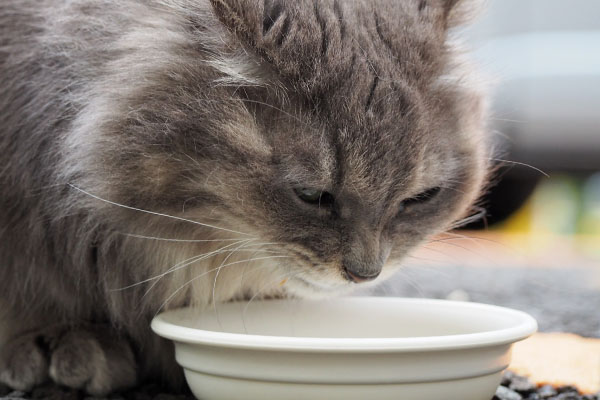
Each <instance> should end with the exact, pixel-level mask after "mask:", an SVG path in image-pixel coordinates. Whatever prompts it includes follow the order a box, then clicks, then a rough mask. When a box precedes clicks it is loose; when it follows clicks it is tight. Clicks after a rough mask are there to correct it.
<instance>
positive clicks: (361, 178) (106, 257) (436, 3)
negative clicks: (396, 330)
mask: <svg viewBox="0 0 600 400" xmlns="http://www.w3.org/2000/svg"><path fill="white" fill-rule="evenodd" d="M470 8H471V4H470V3H468V2H465V1H456V0H402V1H400V0H298V1H296V0H285V1H284V0H210V1H209V0H3V1H2V5H1V6H0V87H1V92H0V209H1V210H2V212H1V214H0V292H1V293H2V297H1V299H0V327H1V328H2V329H1V332H0V352H1V361H0V381H1V382H3V383H4V384H7V385H9V386H10V387H13V388H16V389H21V390H28V389H31V388H32V387H34V386H36V385H38V384H40V383H42V382H44V381H46V380H49V379H50V380H53V381H54V382H56V383H58V384H62V385H66V386H68V387H73V388H81V389H83V390H86V391H87V392H89V393H91V394H95V395H103V394H106V393H109V392H111V391H115V390H119V389H123V388H126V387H129V386H132V385H135V384H136V382H139V381H140V380H144V379H162V380H163V381H164V382H166V383H168V384H171V385H172V386H173V387H181V386H182V384H183V383H182V378H181V375H180V372H179V369H178V368H177V367H175V365H174V361H173V354H172V348H171V347H170V346H169V345H168V344H167V343H163V342H162V341H160V340H159V339H157V338H156V337H155V336H154V335H153V334H152V333H151V332H150V330H149V328H148V324H149V321H150V320H151V318H152V317H153V316H154V315H155V314H156V313H157V312H159V311H160V310H164V309H169V308H173V307H180V306H186V305H196V306H206V305H208V304H211V303H215V302H216V303H218V302H224V301H229V300H232V299H250V298H258V297H273V296H298V297H307V296H312V297H315V296H330V295H332V294H339V293H344V292H348V291H350V290H352V289H353V288H355V287H358V286H359V285H358V284H361V283H362V284H363V285H364V284H365V283H366V282H373V281H374V280H375V278H378V277H379V278H378V279H377V280H376V281H375V282H378V281H380V280H381V279H384V278H385V277H387V276H390V275H391V274H392V273H393V272H394V270H395V269H397V265H398V261H399V260H401V259H402V257H403V256H404V255H406V253H407V252H408V251H409V250H410V249H411V248H413V247H414V246H415V245H417V244H418V243H420V242H422V241H423V240H424V239H425V238H427V237H428V236H429V235H431V234H433V233H435V232H438V231H440V230H443V229H447V228H448V227H449V226H451V224H452V223H453V222H454V221H456V220H457V219H459V218H461V217H463V216H464V215H466V214H467V213H468V212H469V210H470V209H471V208H470V207H471V205H472V204H473V202H474V201H475V200H476V199H477V197H478V195H479V193H480V191H481V187H482V186H483V182H484V181H485V179H486V176H487V173H488V172H487V171H488V159H489V154H488V151H489V150H488V145H487V140H486V139H485V137H484V132H485V120H486V118H485V114H486V111H485V98H484V96H483V95H482V91H481V90H479V89H478V88H477V87H476V86H475V85H473V84H472V83H471V81H472V73H471V71H469V70H468V69H467V68H466V64H465V63H464V62H463V61H462V60H460V59H459V58H458V56H457V54H458V52H457V50H456V46H454V45H453V44H451V43H450V39H449V30H451V29H452V28H453V27H455V26H457V25H458V24H459V23H460V22H461V21H462V20H463V19H464V16H465V11H468V10H469V9H470ZM371 284H372V283H371Z"/></svg>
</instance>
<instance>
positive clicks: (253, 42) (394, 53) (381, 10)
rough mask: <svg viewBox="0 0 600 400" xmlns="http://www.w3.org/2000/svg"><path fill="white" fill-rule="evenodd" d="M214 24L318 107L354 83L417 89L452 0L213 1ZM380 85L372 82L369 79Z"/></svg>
mask: <svg viewBox="0 0 600 400" xmlns="http://www.w3.org/2000/svg"><path fill="white" fill-rule="evenodd" d="M212 3H213V6H214V8H215V11H216V13H217V16H218V17H219V18H220V20H221V21H222V22H223V23H224V24H225V25H226V26H227V27H228V28H229V29H230V30H231V31H232V32H233V33H235V35H236V36H237V37H238V39H240V40H241V41H242V43H243V44H244V45H245V46H247V47H249V48H250V49H251V50H252V51H253V52H255V53H257V54H258V55H259V56H260V57H261V58H262V59H263V60H265V61H267V62H268V63H270V64H271V65H272V66H273V67H274V69H275V70H276V71H277V73H278V74H279V75H280V76H281V77H282V78H283V79H284V80H285V81H286V82H288V83H289V84H290V85H291V86H293V88H294V90H295V91H297V92H301V93H303V94H304V95H305V96H307V97H308V98H310V99H311V100H313V101H315V102H318V101H319V100H322V99H323V97H324V96H325V95H327V94H330V93H331V90H332V88H338V87H343V86H345V85H347V84H348V83H352V84H353V86H354V88H355V93H357V94H358V96H350V97H348V96H347V97H346V100H347V102H352V100H353V99H352V97H360V98H361V99H360V101H361V102H363V103H364V102H365V101H367V100H368V97H369V93H370V92H371V91H372V89H373V88H374V87H375V89H376V87H377V86H378V84H384V83H385V81H386V80H388V81H395V80H399V79H404V80H407V81H412V82H414V83H415V84H418V83H419V82H420V81H423V80H427V77H428V76H429V75H432V74H434V73H435V69H436V68H437V67H438V65H439V60H440V58H441V56H442V55H443V53H444V52H443V49H444V44H443V43H444V38H445V28H446V23H445V16H446V14H447V12H448V8H449V7H451V3H453V1H451V0H429V1H425V0H421V1H418V0H407V1H397V0H319V1H312V0H297V1H284V0H235V1H234V0H212ZM376 77H379V78H378V81H376V82H374V80H375V78H376Z"/></svg>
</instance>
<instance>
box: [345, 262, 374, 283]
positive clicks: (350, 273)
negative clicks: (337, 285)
mask: <svg viewBox="0 0 600 400" xmlns="http://www.w3.org/2000/svg"><path fill="white" fill-rule="evenodd" d="M343 269H344V273H345V275H346V279H348V280H349V281H352V282H355V283H362V282H368V281H372V280H373V279H375V278H377V277H378V276H379V274H380V273H381V268H378V269H376V270H374V271H373V270H371V271H370V270H369V269H366V268H361V267H357V266H353V265H352V264H347V263H344V267H343Z"/></svg>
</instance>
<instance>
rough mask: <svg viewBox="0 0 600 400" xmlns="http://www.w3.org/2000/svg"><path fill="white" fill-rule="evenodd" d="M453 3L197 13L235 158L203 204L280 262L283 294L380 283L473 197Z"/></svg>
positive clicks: (480, 160)
mask: <svg viewBox="0 0 600 400" xmlns="http://www.w3.org/2000/svg"><path fill="white" fill-rule="evenodd" d="M459 3H460V4H459ZM462 3H463V2H457V1H452V0H410V1H396V0H377V1H371V0H369V1H355V0H351V1H350V0H348V1H344V0H335V1H334V0H327V1H321V0H319V1H308V0H302V1H283V0H265V1H263V0H260V1H259V0H212V4H213V7H214V10H215V13H216V15H217V16H218V18H219V20H220V21H221V22H222V23H223V24H224V25H225V26H226V27H227V29H228V31H227V34H226V37H224V38H223V40H224V41H225V42H227V43H228V46H229V47H230V50H231V58H230V59H229V61H227V57H224V60H225V61H221V62H220V63H219V62H215V63H214V65H216V68H217V69H218V70H220V71H221V72H222V73H223V76H222V77H221V78H220V79H221V82H222V83H223V85H224V86H229V89H230V93H231V96H233V97H234V98H236V99H239V100H240V102H239V105H241V109H242V110H243V111H242V113H241V114H240V109H236V110H235V111H234V112H235V113H236V114H235V115H236V116H235V118H232V120H233V121H236V122H235V126H233V125H231V124H230V126H229V127H228V128H226V129H225V130H224V131H225V132H227V133H226V135H225V134H224V135H223V137H225V138H227V139H226V140H228V141H231V142H230V143H229V144H228V145H229V146H232V147H235V148H238V149H243V150H241V151H240V152H239V154H233V153H232V154H231V155H230V157H229V161H228V162H230V163H233V164H231V166H230V169H228V168H222V170H223V171H222V173H221V172H219V170H220V168H217V169H216V172H215V176H213V177H212V178H210V179H209V181H210V184H209V185H207V188H209V189H207V190H210V191H212V193H213V194H214V195H216V196H217V197H219V198H220V199H221V200H222V202H223V204H224V206H225V207H226V209H227V210H228V211H225V212H224V215H229V216H231V217H232V219H233V220H241V221H244V226H246V227H248V228H249V229H251V230H252V231H253V233H254V234H256V235H257V236H259V237H260V238H261V239H263V240H265V241H266V242H277V243H279V245H278V248H279V249H283V251H284V252H285V254H286V255H288V256H291V257H293V258H291V259H290V260H285V262H284V264H286V266H285V268H287V269H288V270H289V271H290V276H291V277H290V279H289V282H288V284H287V285H288V286H289V287H290V288H291V289H290V290H292V291H293V292H297V293H301V294H306V293H312V292H319V291H323V290H324V291H331V290H336V289H343V288H346V287H348V286H351V285H353V284H354V283H356V282H364V281H371V280H373V279H375V278H376V277H378V276H379V275H380V274H382V270H383V271H385V272H384V275H389V273H390V272H391V270H392V269H393V268H392V267H385V266H386V265H393V264H397V261H398V260H399V259H400V258H402V257H403V256H404V255H405V254H406V253H407V251H409V250H410V249H411V248H413V247H414V246H415V245H417V244H418V243H420V242H421V241H423V240H424V238H426V237H427V236H428V235H430V234H432V233H434V232H437V231H439V230H442V229H446V228H448V227H449V225H450V224H451V223H452V222H453V221H456V220H457V219H458V218H461V217H463V216H465V213H467V212H469V210H470V206H471V205H472V203H473V202H474V200H475V199H476V198H477V197H478V195H479V193H480V189H481V186H482V183H483V181H484V179H485V176H486V169H487V162H486V160H487V157H488V154H487V150H486V142H485V139H484V129H485V121H484V117H485V110H484V101H483V98H482V95H481V93H480V92H479V91H478V90H476V89H474V87H473V86H470V85H469V79H468V76H466V75H465V74H466V72H465V71H464V70H463V69H461V67H460V66H459V65H457V64H456V60H455V57H454V56H455V54H454V48H453V47H452V46H451V45H450V44H449V43H448V30H449V29H451V28H452V26H453V25H454V24H455V22H456V20H457V19H458V18H460V17H461V11H460V10H459V8H461V7H464V4H462ZM240 49H241V52H240ZM228 79H231V82H237V83H235V84H232V83H231V82H229V85H228V83H227V82H228V81H227V80H228ZM224 115H225V116H224V117H223V118H227V116H226V114H224ZM232 115H233V114H232ZM240 115H242V116H240ZM215 129H217V128H215ZM236 141H239V143H236ZM224 170H227V171H224Z"/></svg>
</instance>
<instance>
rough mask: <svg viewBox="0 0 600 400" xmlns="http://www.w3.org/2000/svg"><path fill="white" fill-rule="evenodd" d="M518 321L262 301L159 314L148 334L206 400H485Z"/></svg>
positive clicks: (439, 309)
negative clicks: (170, 351)
mask: <svg viewBox="0 0 600 400" xmlns="http://www.w3.org/2000/svg"><path fill="white" fill-rule="evenodd" d="M536 328H537V324H536V322H535V320H534V319H533V318H532V317H531V316H529V315H527V314H525V313H523V312H520V311H516V310H511V309H507V308H502V307H496V306H491V305H484V304H477V303H467V302H455V301H446V300H424V299H402V298H376V297H354V298H352V297H350V298H339V299H332V300H326V301H300V300H265V301H253V302H251V303H250V304H248V303H247V302H239V303H228V304H220V305H218V306H217V307H216V308H215V307H209V308H207V309H206V310H203V311H199V310H196V309H179V310H172V311H168V312H165V313H163V314H160V315H159V316H157V317H156V318H155V319H154V320H153V321H152V329H153V330H154V331H155V332H156V333H157V334H158V335H160V336H162V337H165V338H168V339H171V340H173V341H174V342H175V352H176V358H177V362H178V363H179V364H180V365H181V366H182V367H183V368H184V371H185V376H186V378H187V381H188V383H189V385H190V388H191V389H192V391H193V393H194V395H195V396H196V397H198V398H199V399H203V400H220V399H223V400H234V399H244V400H266V399H269V400H270V399H274V400H285V399H303V400H306V399H311V400H318V399H323V400H325V399H327V400H336V399H339V400H354V399H356V400H359V399H360V400H365V399H368V400H377V399H394V400H434V399H443V400H489V399H491V398H492V396H493V395H494V392H495V390H496V387H497V386H498V384H499V382H500V379H501V372H502V370H504V369H505V368H506V367H507V366H508V364H509V362H510V350H511V344H512V343H514V342H515V341H518V340H521V339H524V338H526V337H528V336H529V335H531V334H532V333H533V332H535V330H536Z"/></svg>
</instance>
